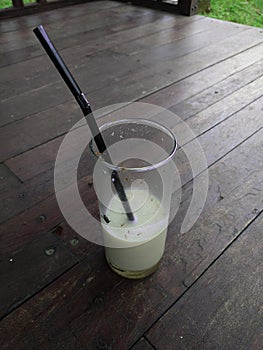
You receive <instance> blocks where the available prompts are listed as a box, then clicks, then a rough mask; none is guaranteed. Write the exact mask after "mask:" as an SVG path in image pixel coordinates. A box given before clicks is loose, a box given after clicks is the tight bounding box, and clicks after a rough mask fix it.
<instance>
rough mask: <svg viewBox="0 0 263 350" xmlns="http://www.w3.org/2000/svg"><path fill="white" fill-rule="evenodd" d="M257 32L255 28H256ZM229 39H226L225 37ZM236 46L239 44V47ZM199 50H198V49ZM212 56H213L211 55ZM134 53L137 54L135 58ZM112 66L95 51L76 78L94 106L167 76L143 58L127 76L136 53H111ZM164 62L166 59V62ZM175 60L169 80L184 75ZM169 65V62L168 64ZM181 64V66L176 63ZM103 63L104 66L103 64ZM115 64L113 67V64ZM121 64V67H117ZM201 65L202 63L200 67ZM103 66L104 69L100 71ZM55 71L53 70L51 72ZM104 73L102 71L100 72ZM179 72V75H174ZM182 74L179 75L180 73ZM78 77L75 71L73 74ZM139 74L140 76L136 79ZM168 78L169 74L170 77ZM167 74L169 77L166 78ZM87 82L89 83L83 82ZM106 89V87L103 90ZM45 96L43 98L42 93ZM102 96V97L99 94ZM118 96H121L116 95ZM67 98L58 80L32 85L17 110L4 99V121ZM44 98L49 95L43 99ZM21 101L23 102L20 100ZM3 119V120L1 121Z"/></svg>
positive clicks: (127, 96)
mask: <svg viewBox="0 0 263 350" xmlns="http://www.w3.org/2000/svg"><path fill="white" fill-rule="evenodd" d="M247 32H249V31H246V32H245V33H247ZM256 34H257V32H256ZM243 37H244V40H243V39H242V43H243V42H245V41H246V38H245V34H244V36H243ZM253 38H255V39H256V35H254V36H253ZM227 40H229V39H227ZM250 44H252V42H251V40H250ZM239 49H240V47H239ZM201 51H202V50H201ZM197 52H199V51H196V52H195V53H194V54H193V53H192V54H190V55H187V56H186V57H188V58H189V56H191V55H193V56H194V55H195V56H196V55H197ZM218 54H219V55H221V52H219V53H218ZM214 56H216V53H215V52H214ZM214 56H213V57H214ZM136 57H137V58H136ZM111 58H112V67H111V69H113V70H115V71H116V72H118V73H117V75H115V76H112V75H109V74H108V73H107V71H108V69H109V68H107V65H105V62H106V61H108V59H109V58H108V57H107V56H105V53H104V54H101V55H97V56H96V59H95V58H94V59H93V60H92V61H90V62H89V64H88V67H84V68H82V69H84V71H83V72H82V73H81V72H79V74H80V77H79V80H80V84H81V83H82V82H83V84H81V85H82V86H84V90H86V88H87V90H88V91H89V96H90V99H91V101H93V102H94V103H93V104H95V106H98V107H100V106H105V105H106V104H109V103H112V102H113V101H114V102H123V100H131V99H132V100H133V99H137V98H140V97H142V96H143V95H145V94H148V93H151V92H153V90H157V89H159V88H161V87H163V86H164V85H167V83H168V82H169V80H167V76H163V77H162V76H161V75H160V73H161V72H159V71H158V70H156V69H155V68H154V67H155V65H154V64H153V66H152V67H151V69H145V68H144V67H143V65H144V64H145V60H143V61H142V62H143V64H142V63H140V65H139V66H138V67H137V66H136V70H135V72H134V74H133V75H132V77H131V74H129V78H127V74H128V72H129V73H130V68H129V67H130V65H131V64H132V65H134V64H136V62H135V61H137V59H138V55H135V56H132V57H131V58H129V60H128V61H127V59H126V58H125V57H124V56H123V57H122V56H119V55H117V56H116V55H114V54H113V55H112V56H111ZM204 62H205V61H204V58H203V61H201V60H200V61H198V62H195V64H193V65H191V69H192V68H194V66H196V63H198V65H199V66H200V64H204ZM166 63H167V62H166ZM166 63H165V64H163V66H162V70H166V68H164V67H165V66H166ZM177 64H178V71H176V72H175V74H176V76H174V75H173V74H172V75H173V80H174V79H180V78H183V76H184V75H186V76H187V75H188V71H187V70H186V67H187V65H186V64H185V62H184V59H183V57H181V59H180V58H178V60H177V61H176V62H174V63H173V66H174V65H175V66H176V65H177ZM137 65H138V63H137ZM182 65H183V66H184V69H182ZM168 66H169V65H168ZM180 66H181V67H180ZM105 67H106V68H105ZM114 67H115V68H114ZM120 67H121V69H120ZM99 68H100V69H101V70H102V71H101V72H100V74H99V76H101V77H102V76H103V77H105V76H106V77H108V78H107V79H108V80H107V81H106V83H107V86H108V85H112V86H113V88H112V89H111V91H110V92H109V89H108V88H102V89H99V86H105V78H104V79H102V78H101V79H98V72H99V70H98V69H99ZM200 68H201V67H199V68H198V67H195V69H197V70H198V69H200ZM203 68H204V67H203ZM104 69H105V72H104V71H103V70H104ZM87 71H93V72H94V79H96V84H95V85H96V87H97V88H98V89H97V90H94V91H93V89H94V86H95V85H94V82H93V80H92V79H91V80H89V81H88V82H87V79H86V74H87ZM156 71H158V74H159V75H157V74H156ZM55 73H56V72H54V74H55ZM104 73H105V74H104ZM178 74H179V75H181V77H180V76H178ZM182 74H183V76H182ZM118 76H120V77H121V78H120V79H119V81H118V84H116V79H117V77H118ZM142 77H143V78H144V81H143V83H141V79H142ZM77 78H78V75H77ZM139 78H140V79H139ZM170 78H171V77H170ZM170 78H169V79H170ZM127 79H129V89H127V90H123V84H127ZM113 81H115V83H114V84H113ZM87 84H90V85H87ZM51 88H52V89H54V91H55V90H56V94H55V95H50V93H49V92H50V89H51ZM106 90H107V91H106ZM120 90H122V94H121V93H120ZM44 96H45V99H43V97H44ZM102 96H103V98H102ZM120 96H121V97H120ZM69 98H70V95H69V93H68V92H67V91H66V88H65V87H64V86H63V83H62V82H59V83H54V85H53V86H52V85H51V86H50V85H47V86H43V87H42V88H41V89H35V90H34V91H30V92H26V93H24V94H22V95H19V96H16V97H15V100H16V103H20V100H21V103H20V104H21V108H20V109H19V110H17V109H14V108H15V107H14V106H15V104H14V98H12V97H11V98H9V99H7V100H5V101H4V102H3V106H4V109H3V110H5V114H4V115H5V117H4V120H5V118H8V121H9V122H10V117H11V119H12V118H14V119H19V118H23V117H25V116H27V115H29V114H31V113H34V112H36V111H38V110H41V109H45V108H46V106H47V103H49V106H52V105H53V106H54V105H56V104H58V103H61V102H64V103H66V101H67V99H69ZM32 99H34V100H36V101H37V104H35V103H34V104H32ZM47 99H49V100H48V101H47ZM22 101H23V103H22ZM5 122H7V121H5Z"/></svg>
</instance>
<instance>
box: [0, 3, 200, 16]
mask: <svg viewBox="0 0 263 350" xmlns="http://www.w3.org/2000/svg"><path fill="white" fill-rule="evenodd" d="M88 1H92V0H57V1H50V0H36V2H35V3H32V4H29V5H26V6H25V4H24V1H23V0H12V4H13V7H10V8H5V9H3V10H0V18H1V17H5V18H9V17H15V16H20V15H26V14H31V13H36V12H42V11H47V10H51V9H55V8H60V7H64V6H68V5H75V4H79V3H82V2H88ZM119 1H122V2H129V3H132V4H134V5H139V6H146V7H152V8H156V9H159V10H167V11H169V12H173V11H177V12H178V11H179V12H180V14H182V15H186V16H191V15H194V14H196V13H197V10H198V0H178V1H175V0H168V1H167V0H119Z"/></svg>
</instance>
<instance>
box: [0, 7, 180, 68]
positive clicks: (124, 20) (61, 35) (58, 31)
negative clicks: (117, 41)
mask: <svg viewBox="0 0 263 350" xmlns="http://www.w3.org/2000/svg"><path fill="white" fill-rule="evenodd" d="M73 9H74V8H73ZM152 15H153V11H152V10H146V9H145V10H143V9H141V10H134V11H133V14H132V17H129V14H128V13H127V9H126V7H121V8H119V7H118V8H113V9H110V10H105V15H104V16H103V14H102V13H101V12H99V13H91V14H89V12H88V11H87V12H85V11H83V12H82V15H81V16H78V17H73V18H71V19H70V20H69V21H67V23H66V24H65V25H63V26H62V27H58V26H57V25H56V24H55V22H54V23H53V22H50V23H47V25H45V28H46V29H47V31H48V32H49V34H50V36H51V37H52V40H54V42H56V46H57V48H58V49H59V50H62V49H65V48H68V47H72V46H75V45H77V46H79V36H80V35H81V36H82V39H83V43H85V42H86V43H88V39H89V38H91V36H92V34H93V35H94V34H95V35H97V32H98V31H102V33H104V34H105V35H107V34H109V33H111V32H113V31H114V30H115V31H116V30H118V31H120V30H124V29H129V28H134V27H135V26H136V25H142V24H146V23H151V22H152V21H155V20H157V19H159V18H161V17H163V16H162V14H158V13H157V14H156V16H154V18H153V16H152ZM142 18H143V20H142ZM166 18H172V15H169V14H167V15H166ZM41 22H42V21H41ZM41 22H40V23H41ZM182 22H183V20H182ZM63 28H64V29H65V28H68V30H67V31H65V30H63ZM32 29H33V28H27V29H25V30H23V31H21V32H19V31H16V32H10V33H4V34H3V36H2V38H3V44H2V45H1V48H0V52H1V53H3V54H4V53H5V52H6V51H9V56H7V57H10V56H11V57H12V56H13V55H12V54H14V56H18V57H13V60H12V61H11V62H10V59H9V61H8V60H6V59H5V58H7V57H4V61H3V62H2V64H4V65H8V64H11V63H14V62H19V61H21V60H23V59H28V58H30V57H34V56H39V55H43V51H42V50H40V47H39V45H37V41H36V39H35V38H34V36H33V35H32ZM22 41H23V43H24V45H22V44H21V42H22ZM83 45H84V46H85V44H83ZM86 51H87V50H86ZM26 52H28V54H27V55H26ZM17 53H18V55H17ZM29 54H30V55H29Z"/></svg>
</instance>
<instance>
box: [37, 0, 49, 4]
mask: <svg viewBox="0 0 263 350" xmlns="http://www.w3.org/2000/svg"><path fill="white" fill-rule="evenodd" d="M36 2H37V3H38V4H45V3H46V2H47V0H36Z"/></svg>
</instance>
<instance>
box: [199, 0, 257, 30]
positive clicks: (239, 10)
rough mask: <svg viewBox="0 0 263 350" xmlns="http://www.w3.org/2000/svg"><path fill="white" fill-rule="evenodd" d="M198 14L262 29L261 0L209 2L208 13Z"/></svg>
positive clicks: (220, 0)
mask: <svg viewBox="0 0 263 350" xmlns="http://www.w3.org/2000/svg"><path fill="white" fill-rule="evenodd" d="M199 14H202V15H205V16H208V17H213V18H217V19H223V20H225V21H231V22H236V23H241V24H246V25H249V26H255V27H263V0H211V2H210V12H208V13H207V12H203V13H199Z"/></svg>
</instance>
